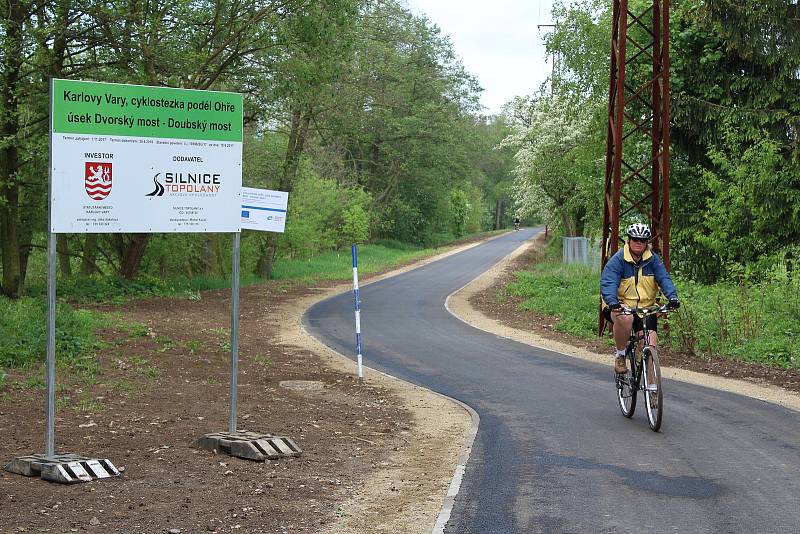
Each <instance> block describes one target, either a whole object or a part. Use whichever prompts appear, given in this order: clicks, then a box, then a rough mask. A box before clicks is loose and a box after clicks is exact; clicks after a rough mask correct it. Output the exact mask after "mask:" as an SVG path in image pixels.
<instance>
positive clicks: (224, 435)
mask: <svg viewBox="0 0 800 534" xmlns="http://www.w3.org/2000/svg"><path fill="white" fill-rule="evenodd" d="M192 446H193V447H197V448H199V449H205V450H207V451H213V452H215V453H224V454H229V455H231V456H236V457H237V458H245V459H247V460H255V461H257V462H263V461H265V460H276V459H278V458H286V457H296V456H300V455H301V454H302V453H303V451H302V450H301V449H300V447H298V446H297V444H296V443H295V442H294V441H293V440H292V439H291V438H287V437H285V436H273V435H272V434H259V433H257V432H247V431H239V432H214V433H212V434H206V435H204V436H201V437H199V438H197V439H196V440H194V443H192Z"/></svg>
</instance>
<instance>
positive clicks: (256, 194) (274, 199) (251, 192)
mask: <svg viewBox="0 0 800 534" xmlns="http://www.w3.org/2000/svg"><path fill="white" fill-rule="evenodd" d="M288 203H289V193H287V192H285V191H270V190H269V189H254V188H252V187H243V188H242V229H243V230H244V229H248V230H261V231H262V232H279V233H283V229H284V227H285V226H286V206H287V205H288Z"/></svg>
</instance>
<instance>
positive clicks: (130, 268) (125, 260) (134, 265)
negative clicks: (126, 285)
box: [119, 234, 151, 280]
mask: <svg viewBox="0 0 800 534" xmlns="http://www.w3.org/2000/svg"><path fill="white" fill-rule="evenodd" d="M129 235H130V240H129V241H128V242H127V243H125V246H124V248H123V250H122V258H121V259H122V262H121V264H120V268H119V274H120V275H122V277H123V278H127V279H128V280H132V279H133V278H136V275H137V274H139V267H141V265H142V258H143V257H144V251H145V250H146V249H147V244H148V243H149V242H150V235H151V234H129Z"/></svg>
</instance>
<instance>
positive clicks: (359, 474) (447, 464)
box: [0, 244, 471, 533]
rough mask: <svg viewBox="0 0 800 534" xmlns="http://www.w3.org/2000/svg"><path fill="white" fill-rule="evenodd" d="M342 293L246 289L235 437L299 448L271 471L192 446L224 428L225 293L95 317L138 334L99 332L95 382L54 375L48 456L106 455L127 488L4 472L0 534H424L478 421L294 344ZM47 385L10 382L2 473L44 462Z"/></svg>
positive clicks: (27, 375)
mask: <svg viewBox="0 0 800 534" xmlns="http://www.w3.org/2000/svg"><path fill="white" fill-rule="evenodd" d="M466 246H470V245H469V244H467V245H464V246H462V247H460V248H459V249H454V250H452V251H450V252H449V253H453V252H455V251H456V250H461V249H463V248H465V247H466ZM439 257H441V256H439ZM432 260H433V258H431V259H429V260H426V261H432ZM419 263H420V262H418V263H416V264H415V265H418V264H419ZM422 263H424V262H422ZM406 269H407V268H406ZM401 270H405V269H401ZM394 272H398V271H394ZM390 274H393V273H388V274H386V275H384V276H388V275H390ZM377 278H378V277H366V278H365V281H369V280H370V279H377ZM347 290H349V286H348V285H347V284H339V285H335V284H332V283H329V284H320V285H318V286H317V287H308V286H303V285H289V284H285V283H284V284H281V283H266V284H261V285H258V286H251V287H248V288H244V289H243V290H242V293H241V299H240V301H241V322H240V324H241V336H240V363H239V395H238V413H239V418H238V422H239V425H238V426H239V429H240V430H251V431H256V432H263V433H272V434H274V435H278V436H289V437H291V438H292V439H293V440H294V441H295V442H296V443H297V444H298V445H299V446H300V447H301V448H302V449H303V451H304V452H303V454H302V456H300V457H299V458H293V459H282V460H278V461H268V462H264V463H260V462H253V461H247V460H242V459H237V458H232V457H229V456H226V455H215V454H213V453H210V452H207V451H203V450H197V449H194V448H192V447H191V443H192V441H193V440H194V439H195V438H197V437H199V436H201V435H203V434H206V433H209V432H217V431H224V430H227V421H228V413H229V412H228V410H229V406H230V404H229V376H230V375H229V370H230V362H229V354H230V353H229V351H230V345H229V339H230V337H229V330H228V326H229V323H230V292H229V291H228V290H225V291H211V292H204V293H203V294H202V298H201V299H200V300H199V301H189V300H178V299H156V300H142V301H136V302H133V303H129V304H126V305H124V306H104V307H101V308H102V309H105V310H106V311H111V312H116V313H119V314H120V315H121V316H122V317H123V319H124V321H125V322H127V323H130V322H134V323H138V324H140V325H142V326H140V327H138V328H136V329H134V331H133V332H131V331H130V329H128V330H124V329H122V328H116V327H111V326H110V327H109V328H107V329H106V330H104V331H102V332H101V333H100V335H101V338H102V339H103V340H104V341H105V342H107V343H108V347H109V348H107V349H105V350H103V351H102V354H99V355H98V360H99V364H100V370H99V372H98V374H97V375H96V381H95V382H91V383H87V382H86V381H83V380H81V379H79V378H78V377H77V376H65V375H64V373H62V372H61V371H59V375H58V395H57V410H56V415H57V417H56V452H57V453H65V452H72V453H76V454H81V455H85V456H91V457H96V458H108V459H110V460H111V461H112V462H113V463H114V464H115V465H116V466H117V467H118V468H120V470H121V471H123V473H122V476H121V477H119V478H117V479H112V480H102V481H95V482H89V483H85V484H77V485H73V486H67V485H59V484H53V483H48V482H45V481H42V480H39V479H36V478H26V477H22V476H19V475H16V474H12V473H8V472H6V471H0V517H1V518H2V520H1V521H0V532H84V531H90V532H184V533H185V532H269V533H293V532H337V533H345V532H351V533H367V532H369V533H372V532H387V533H389V532H391V533H416V532H426V533H427V532H430V531H431V530H432V528H433V526H434V524H435V522H436V518H437V515H438V513H439V510H440V508H441V506H442V502H443V501H444V499H445V495H446V493H447V488H448V485H449V483H450V480H451V478H452V476H453V470H454V468H455V465H456V463H457V462H456V461H457V459H458V457H459V456H460V455H463V454H464V443H465V436H466V435H467V433H468V432H469V429H470V426H471V418H470V416H469V414H468V413H467V412H466V411H465V410H464V409H463V408H461V407H460V406H458V405H457V404H455V403H453V402H452V401H450V400H448V399H445V398H443V397H441V396H438V395H436V394H433V393H431V392H430V391H427V390H424V389H422V388H418V387H415V386H413V385H410V384H407V383H404V382H401V381H399V380H396V379H392V378H389V377H386V376H384V375H382V374H380V373H377V372H374V371H372V370H369V369H368V370H367V371H366V373H365V381H364V383H359V382H358V381H357V379H356V378H355V376H354V374H355V369H354V365H353V364H352V363H351V362H350V361H349V360H347V359H345V358H343V357H342V356H339V355H336V354H334V353H332V352H331V351H330V350H328V349H327V348H325V347H324V346H322V345H320V344H318V343H316V342H314V340H312V339H311V338H310V337H309V336H307V335H305V334H304V332H302V329H301V327H300V316H301V315H302V312H303V311H304V310H305V309H306V308H307V307H308V306H309V305H311V304H312V303H313V302H316V301H317V300H319V299H321V298H324V297H326V296H328V295H333V294H335V293H338V292H342V291H347ZM42 376H43V372H42V371H41V370H40V369H36V370H29V371H25V372H15V373H11V374H10V375H9V377H8V381H7V382H8V384H9V385H8V386H7V387H6V388H5V390H3V391H2V392H0V429H2V430H1V431H0V432H2V438H3V439H2V442H0V461H2V462H3V463H5V462H7V461H8V460H10V459H12V458H14V457H17V456H24V455H28V454H33V453H38V452H41V451H42V450H43V449H44V404H45V400H44V397H45V395H44V391H43V389H41V383H40V382H41V380H40V378H41V377H42ZM292 381H303V382H301V383H300V384H299V385H300V386H305V387H300V388H298V387H296V386H298V383H297V382H292ZM37 382H39V385H38V386H37V385H36V384H37ZM287 386H295V387H287Z"/></svg>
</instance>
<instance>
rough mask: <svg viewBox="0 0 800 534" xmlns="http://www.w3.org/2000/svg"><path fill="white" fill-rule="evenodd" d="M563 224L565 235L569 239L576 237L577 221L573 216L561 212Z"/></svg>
mask: <svg viewBox="0 0 800 534" xmlns="http://www.w3.org/2000/svg"><path fill="white" fill-rule="evenodd" d="M561 224H562V225H563V226H564V235H565V236H567V237H575V221H574V220H573V219H572V216H571V215H570V214H569V213H567V212H566V211H562V212H561Z"/></svg>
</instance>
